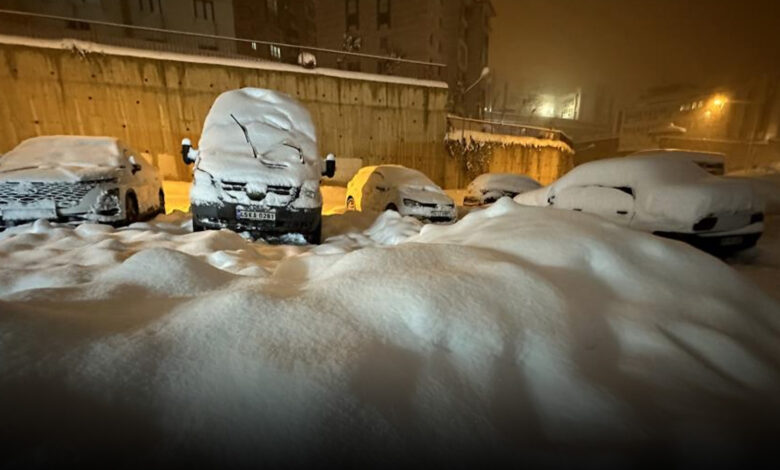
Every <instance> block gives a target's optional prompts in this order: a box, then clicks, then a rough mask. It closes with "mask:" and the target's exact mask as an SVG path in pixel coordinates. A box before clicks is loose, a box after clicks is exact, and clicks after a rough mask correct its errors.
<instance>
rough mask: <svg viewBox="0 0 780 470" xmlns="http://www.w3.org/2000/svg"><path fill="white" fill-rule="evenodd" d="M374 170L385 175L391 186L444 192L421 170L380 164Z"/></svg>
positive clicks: (386, 181) (385, 179)
mask: <svg viewBox="0 0 780 470" xmlns="http://www.w3.org/2000/svg"><path fill="white" fill-rule="evenodd" d="M374 171H377V172H379V173H381V174H382V176H384V181H385V183H387V185H388V186H391V187H401V186H404V187H417V188H424V189H425V190H427V191H434V192H443V191H442V189H441V188H440V187H439V186H437V185H436V183H434V182H433V181H431V179H430V178H428V177H427V176H426V175H425V174H424V173H422V172H421V171H419V170H415V169H412V168H407V167H405V166H402V165H378V166H377V167H376V168H375V170H374Z"/></svg>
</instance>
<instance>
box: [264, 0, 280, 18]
mask: <svg viewBox="0 0 780 470" xmlns="http://www.w3.org/2000/svg"><path fill="white" fill-rule="evenodd" d="M265 11H266V12H268V15H269V16H276V15H278V14H279V2H278V0H265Z"/></svg>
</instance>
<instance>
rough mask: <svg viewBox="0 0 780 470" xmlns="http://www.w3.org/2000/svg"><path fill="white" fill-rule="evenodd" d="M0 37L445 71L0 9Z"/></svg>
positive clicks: (382, 69) (389, 71) (437, 74)
mask: <svg viewBox="0 0 780 470" xmlns="http://www.w3.org/2000/svg"><path fill="white" fill-rule="evenodd" d="M0 33H3V34H15V35H22V36H28V37H33V38H44V39H58V38H60V39H66V38H67V39H81V40H85V41H90V42H95V43H100V44H107V45H115V46H123V47H132V48H138V49H149V50H156V51H165V52H177V53H187V54H192V53H195V54H198V55H205V56H214V57H227V58H240V59H255V60H258V61H273V62H284V63H291V64H297V63H298V56H299V53H301V52H308V53H311V54H314V55H315V57H316V60H317V66H318V67H323V66H324V67H333V68H339V69H347V70H353V71H362V72H367V73H380V74H383V75H395V76H406V77H414V78H425V79H431V80H438V79H442V78H443V77H444V69H445V68H446V64H442V63H438V62H425V61H421V60H413V59H404V58H400V57H390V56H382V55H376V54H367V53H362V52H350V51H341V50H336V49H327V48H323V47H316V46H306V45H299V44H287V43H283V42H275V41H267V40H261V39H247V38H235V37H230V36H220V35H216V34H204V33H196V32H191V31H178V30H168V29H164V28H155V27H149V26H138V25H128V24H121V23H112V22H108V21H100V20H90V19H83V18H73V17H67V16H57V15H48V14H42V13H32V12H24V11H16V10H5V9H0Z"/></svg>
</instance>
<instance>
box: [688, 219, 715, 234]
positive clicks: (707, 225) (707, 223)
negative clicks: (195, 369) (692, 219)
mask: <svg viewBox="0 0 780 470" xmlns="http://www.w3.org/2000/svg"><path fill="white" fill-rule="evenodd" d="M717 223H718V218H717V217H705V218H703V219H701V220H700V221H698V222H696V223H695V224H693V231H694V232H701V231H702V230H712V229H713V228H714V227H715V224H717Z"/></svg>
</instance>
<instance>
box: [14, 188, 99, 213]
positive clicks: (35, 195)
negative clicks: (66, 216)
mask: <svg viewBox="0 0 780 470" xmlns="http://www.w3.org/2000/svg"><path fill="white" fill-rule="evenodd" d="M97 185H98V183H97V182H89V183H84V182H82V183H42V182H23V183H20V182H8V183H0V205H15V204H22V205H25V204H32V203H35V202H38V201H43V200H53V201H54V203H55V204H56V205H57V207H58V208H62V209H67V208H69V207H74V206H77V205H78V204H79V202H81V200H82V199H83V198H84V196H86V195H87V193H89V192H90V191H91V190H92V189H94V188H95V187H96V186H97Z"/></svg>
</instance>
